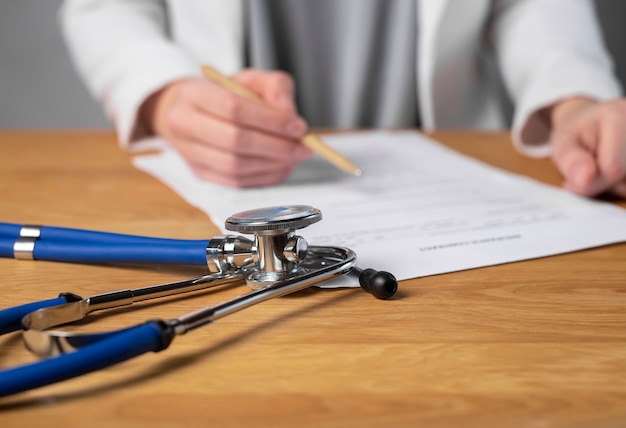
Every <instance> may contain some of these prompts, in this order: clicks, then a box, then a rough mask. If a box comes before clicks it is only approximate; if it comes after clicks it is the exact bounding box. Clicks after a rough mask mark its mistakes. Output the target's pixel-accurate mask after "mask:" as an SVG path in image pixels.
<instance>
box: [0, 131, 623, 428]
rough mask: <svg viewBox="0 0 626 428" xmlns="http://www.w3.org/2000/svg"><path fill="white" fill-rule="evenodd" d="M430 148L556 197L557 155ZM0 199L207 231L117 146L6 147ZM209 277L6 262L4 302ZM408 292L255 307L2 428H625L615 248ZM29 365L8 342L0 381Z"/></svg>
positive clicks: (131, 225) (0, 160) (57, 212)
mask: <svg viewBox="0 0 626 428" xmlns="http://www.w3.org/2000/svg"><path fill="white" fill-rule="evenodd" d="M433 137H434V138H435V139H437V140H439V141H441V142H443V143H444V144H446V145H448V146H450V147H452V148H454V149H457V150H459V151H461V152H463V153H466V154H468V155H470V156H475V157H477V158H479V159H482V160H484V161H485V162H487V163H490V164H493V165H496V166H499V167H501V168H504V169H507V170H510V171H513V172H516V173H520V174H526V175H528V176H531V177H534V178H536V179H539V180H542V181H544V182H548V183H551V184H555V185H558V184H559V183H560V177H559V175H558V173H557V172H556V170H555V168H554V167H553V166H552V165H551V163H550V161H549V160H536V159H528V158H524V157H522V156H521V155H519V154H517V153H515V152H514V150H513V148H512V146H511V143H510V141H509V137H508V135H506V134H504V133H493V134H491V133H471V132H460V131H459V132H445V133H436V134H434V135H433ZM0 196H1V202H0V221H6V222H17V223H32V224H47V225H55V226H67V227H81V228H89V229H98V230H105V231H113V232H120V233H134V234H145V235H152V236H164V237H176V238H207V237H210V236H211V235H213V234H215V233H217V232H218V229H217V228H216V227H215V225H213V224H212V223H211V221H210V220H209V219H208V218H207V216H205V215H204V214H203V213H201V212H200V211H198V210H197V209H195V208H193V207H191V206H189V205H188V204H186V203H185V202H184V201H183V200H182V199H181V198H180V197H179V196H177V195H176V194H175V193H174V192H172V191H171V190H169V189H168V188H167V187H165V186H164V185H162V184H161V183H159V182H158V181H156V180H155V179H153V178H151V177H150V176H148V175H146V174H144V173H142V172H140V171H138V170H136V169H134V168H133V167H132V165H131V163H130V155H129V154H127V153H124V152H122V151H121V150H120V149H119V148H118V147H117V144H116V140H115V136H114V135H113V134H110V133H95V132H65V133H61V132H39V133H23V132H2V133H0ZM620 204H621V205H622V206H626V205H625V204H624V203H620ZM251 208H255V207H251ZM578 232H579V231H572V233H578ZM303 235H305V236H306V234H305V233H304V232H303ZM202 273H204V270H203V269H202V268H185V267H177V268H175V267H169V266H156V267H146V266H87V265H75V264H67V263H52V262H41V261H40V262H28V261H18V260H13V259H0V307H10V306H14V305H18V304H22V303H26V302H29V301H33V300H41V299H45V298H51V297H55V296H56V295H57V294H58V293H59V292H62V291H71V292H74V293H77V294H79V295H81V296H83V297H87V296H90V295H93V294H96V293H101V292H105V291H112V290H118V289H124V288H134V287H141V286H145V285H150V284H156V283H163V282H168V281H173V280H178V279H184V278H190V277H194V276H197V275H200V274H202ZM400 287H401V290H400V291H399V293H398V296H397V298H394V299H393V300H390V301H379V300H376V299H374V298H372V297H371V296H369V295H367V294H366V293H364V292H362V291H360V290H356V289H345V290H344V289H340V290H318V289H314V290H306V291H304V292H300V293H297V294H296V295H292V296H287V297H283V298H279V299H274V300H271V301H268V302H265V303H263V304H261V305H257V306H255V307H253V308H250V309H247V310H245V311H242V312H240V313H237V314H234V315H232V316H229V317H226V318H224V319H220V320H219V321H217V322H216V323H214V324H213V325H209V326H206V327H204V328H201V329H198V330H195V331H193V332H191V333H189V334H187V335H184V336H180V337H177V338H176V339H175V340H174V342H173V343H172V345H171V346H170V347H169V348H168V349H166V350H165V351H162V352H160V353H154V354H152V353H151V354H147V355H144V356H142V357H139V358H136V359H133V360H130V361H127V362H125V363H122V364H120V365H117V366H114V367H111V368H108V369H106V370H101V371H99V372H97V373H94V374H90V375H86V376H83V377H80V378H76V379H73V380H70V381H66V382H62V383H59V384H56V385H51V386H48V387H44V388H40V389H37V390H34V391H30V392H27V393H22V394H17V395H15V396H11V397H7V398H2V399H0V426H1V427H3V428H4V427H7V428H8V427H22V426H23V427H40V426H42V427H45V426H54V427H107V428H108V427H115V428H126V427H134V428H135V427H150V428H160V427H177V426H184V427H256V426H259V427H296V426H299V427H416V426H426V427H623V426H626V374H625V373H626V245H624V244H621V245H611V246H605V247H602V248H596V249H591V250H586V251H578V252H574V253H570V254H564V255H559V256H553V257H548V258H542V259H536V260H529V261H524V262H518V263H510V264H504V265H499V266H494V267H487V268H481V269H474V270H468V271H464V272H456V273H451V274H445V275H437V276H432V277H426V278H421V279H414V280H410V281H404V282H401V284H400ZM244 291H245V290H244V287H243V286H230V287H222V288H217V289H212V290H210V291H204V292H198V293H195V294H193V295H190V296H178V297H173V298H169V299H167V304H164V303H163V302H161V303H160V304H156V303H155V302H144V303H142V304H139V305H137V307H133V308H132V309H117V310H111V311H108V312H102V313H96V314H93V315H92V316H90V317H89V319H88V321H85V322H81V323H78V325H76V326H72V327H70V328H71V329H74V330H80V331H101V330H102V331H104V330H108V329H112V328H118V327H122V326H127V325H132V324H136V323H139V322H142V321H145V320H147V319H150V318H155V317H158V318H164V319H168V318H173V317H176V316H178V315H181V314H184V313H186V312H189V311H192V310H194V309H196V308H199V307H203V306H208V305H212V304H214V303H217V302H220V301H222V300H224V299H225V298H228V297H231V296H235V295H238V294H241V293H243V292H244ZM34 360H35V357H34V356H32V355H31V354H29V353H28V352H27V351H26V350H25V349H24V346H23V344H22V340H21V336H20V334H8V335H5V336H2V337H0V368H7V367H11V366H14V365H17V364H23V363H26V362H30V361H34Z"/></svg>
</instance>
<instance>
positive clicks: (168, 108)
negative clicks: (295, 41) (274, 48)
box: [140, 69, 312, 188]
mask: <svg viewBox="0 0 626 428" xmlns="http://www.w3.org/2000/svg"><path fill="white" fill-rule="evenodd" d="M233 79H235V80H237V81H238V82H239V83H240V84H242V85H244V86H246V87H247V88H249V89H250V90H252V91H253V92H255V93H257V94H258V95H259V96H260V97H261V98H262V99H263V100H264V104H260V103H258V102H255V101H251V100H248V99H246V98H243V97H241V96H239V95H235V94H234V93H232V92H231V91H229V90H227V89H225V88H223V87H222V86H220V85H219V84H217V83H216V82H214V81H213V80H211V79H209V78H192V79H185V80H181V81H177V82H173V83H171V84H169V85H168V86H166V87H165V88H163V89H161V90H160V91H158V92H156V93H155V94H153V95H152V96H151V97H149V98H148V100H147V101H146V102H145V103H144V104H143V106H142V108H141V110H140V120H142V121H143V122H144V123H145V124H147V125H148V126H150V127H151V128H152V130H153V132H155V133H156V134H158V135H160V136H161V137H163V138H164V139H166V140H167V141H169V142H170V143H171V144H172V145H173V146H174V148H175V149H176V150H177V151H178V152H179V153H180V154H181V155H182V156H183V158H184V159H185V160H186V162H187V163H188V164H189V166H190V167H191V169H192V170H193V172H194V173H195V174H196V175H197V176H198V177H200V178H201V179H203V180H207V181H212V182H215V183H219V184H222V185H225V186H230V187H238V188H243V187H258V186H269V185H273V184H277V183H280V182H281V181H283V180H285V179H286V178H287V177H288V176H289V175H290V174H291V173H292V171H293V169H294V168H295V166H296V165H297V164H298V163H299V162H302V161H304V160H306V159H309V158H310V157H311V155H312V152H311V150H310V149H308V148H307V147H305V146H304V145H303V144H301V143H300V142H299V138H300V137H302V136H303V135H304V134H305V133H306V131H307V124H306V122H305V121H304V120H303V119H302V118H301V117H300V116H299V115H298V113H297V111H296V107H295V104H294V84H293V80H292V79H291V77H290V76H289V75H287V74H285V73H282V72H276V71H273V72H268V71H261V70H254V69H248V70H244V71H241V72H239V73H238V74H236V75H234V76H233Z"/></svg>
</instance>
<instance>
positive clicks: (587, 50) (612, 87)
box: [492, 0, 621, 156]
mask: <svg viewBox="0 0 626 428" xmlns="http://www.w3.org/2000/svg"><path fill="white" fill-rule="evenodd" d="M492 29H493V33H492V36H493V43H494V46H495V51H496V58H497V61H498V65H499V67H500V71H501V73H502V76H503V80H504V84H505V86H506V88H507V90H508V92H509V95H510V96H511V98H512V100H513V102H514V104H515V114H514V117H513V142H514V144H515V146H516V148H517V149H518V150H520V151H521V152H522V153H525V154H527V155H530V156H547V155H549V150H550V148H549V145H548V140H549V137H550V126H549V123H547V121H546V120H545V119H544V118H543V116H542V115H540V114H539V112H540V111H541V109H543V108H545V107H548V106H550V105H551V104H553V103H555V102H557V101H559V100H561V99H564V98H567V97H571V96H587V97H590V98H593V99H596V100H600V101H603V100H608V99H612V98H616V97H619V96H620V95H621V88H620V85H619V82H618V80H617V78H616V77H615V75H614V72H613V63H612V60H611V58H610V56H609V54H608V52H607V50H606V47H605V46H604V42H603V39H602V34H601V29H600V26H599V23H598V22H597V17H596V15H595V9H594V6H593V3H592V2H591V1H590V0H500V1H496V2H495V5H494V15H493V27H492Z"/></svg>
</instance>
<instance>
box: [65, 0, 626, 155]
mask: <svg viewBox="0 0 626 428" xmlns="http://www.w3.org/2000/svg"><path fill="white" fill-rule="evenodd" d="M419 5H420V7H419V12H418V16H417V18H416V19H418V28H419V46H418V47H417V48H418V73H417V77H416V78H417V79H418V83H417V87H418V91H419V97H420V98H419V102H420V111H421V114H422V117H421V123H422V125H423V128H424V129H426V130H433V129H441V128H473V129H502V128H504V127H506V126H507V124H508V122H507V117H506V114H505V112H504V111H503V109H502V100H503V99H505V98H509V99H511V100H512V102H513V105H514V111H513V114H512V127H513V141H514V144H515V146H516V147H517V148H518V149H519V150H521V151H522V152H523V153H525V154H527V155H530V156H544V155H548V154H549V147H548V145H547V144H546V142H547V141H548V137H549V131H550V130H549V128H548V125H547V124H546V123H545V122H544V121H543V120H542V119H541V116H540V115H539V114H537V113H538V111H539V110H540V109H541V108H543V107H545V106H548V105H550V104H552V103H554V102H555V101H557V100H559V99H562V98H564V97H568V96H573V95H585V96H589V97H592V98H596V99H599V100H606V99H611V98H615V97H618V96H620V94H621V88H620V86H619V83H618V81H617V79H616V78H615V77H614V75H613V72H612V67H613V64H612V61H611V59H610V57H609V55H608V53H607V52H606V49H605V47H604V45H603V41H602V37H601V32H600V29H599V25H598V23H597V21H596V17H595V11H594V9H593V4H592V2H591V1H590V0H421V2H420V3H419ZM60 20H61V26H62V29H63V33H64V36H65V38H66V40H67V43H68V46H69V50H70V53H71V56H72V58H73V59H74V61H75V63H76V65H77V68H78V70H79V73H80V74H81V76H82V77H83V79H84V80H85V81H86V83H87V85H88V87H89V89H90V91H91V92H92V93H93V94H94V96H96V97H97V98H98V99H100V101H101V102H102V103H103V105H104V106H105V109H106V111H107V113H108V115H109V117H110V118H111V120H112V121H113V123H114V124H115V126H116V129H117V132H118V135H119V139H120V142H121V143H122V144H123V145H125V146H128V143H130V142H138V141H140V140H141V139H142V138H143V137H145V136H147V134H146V133H145V132H144V130H142V129H141V126H139V124H138V121H137V111H138V108H139V107H140V105H141V103H142V102H143V101H144V100H145V99H146V98H147V97H148V96H149V95H150V94H151V93H153V92H154V91H156V90H157V89H159V88H161V87H163V86H164V85H165V84H167V83H168V82H171V81H174V80H177V79H182V78H185V77H189V76H199V75H200V64H203V63H207V64H211V65H213V66H215V67H216V68H218V69H220V70H221V71H222V72H224V73H226V74H230V73H234V72H236V71H238V70H240V69H241V68H242V67H243V65H244V62H243V61H244V51H243V48H244V35H243V34H244V32H243V25H244V19H243V5H242V1H241V0H160V1H158V0H66V2H65V3H64V5H63V7H62V8H61V11H60ZM485 41H489V43H490V46H492V47H493V52H494V53H495V56H494V57H495V62H494V63H495V65H496V66H497V69H498V70H499V76H500V77H501V79H502V83H503V86H504V89H505V90H504V91H503V88H502V85H499V84H498V79H496V78H494V76H493V72H492V71H493V70H491V69H489V68H485V67H484V62H483V61H479V58H481V56H484V55H485V45H486V44H485Z"/></svg>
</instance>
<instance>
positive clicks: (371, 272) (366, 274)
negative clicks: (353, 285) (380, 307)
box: [359, 269, 398, 300]
mask: <svg viewBox="0 0 626 428" xmlns="http://www.w3.org/2000/svg"><path fill="white" fill-rule="evenodd" d="M359 284H361V287H362V288H363V289H364V290H365V291H367V292H369V293H370V294H372V295H373V296H374V297H376V298H377V299H381V300H386V299H389V298H391V297H392V296H393V295H394V294H396V291H397V290H398V281H397V280H396V277H395V276H393V275H392V274H391V273H389V272H386V271H383V270H381V271H377V270H375V269H364V270H363V271H362V272H361V273H360V274H359Z"/></svg>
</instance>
